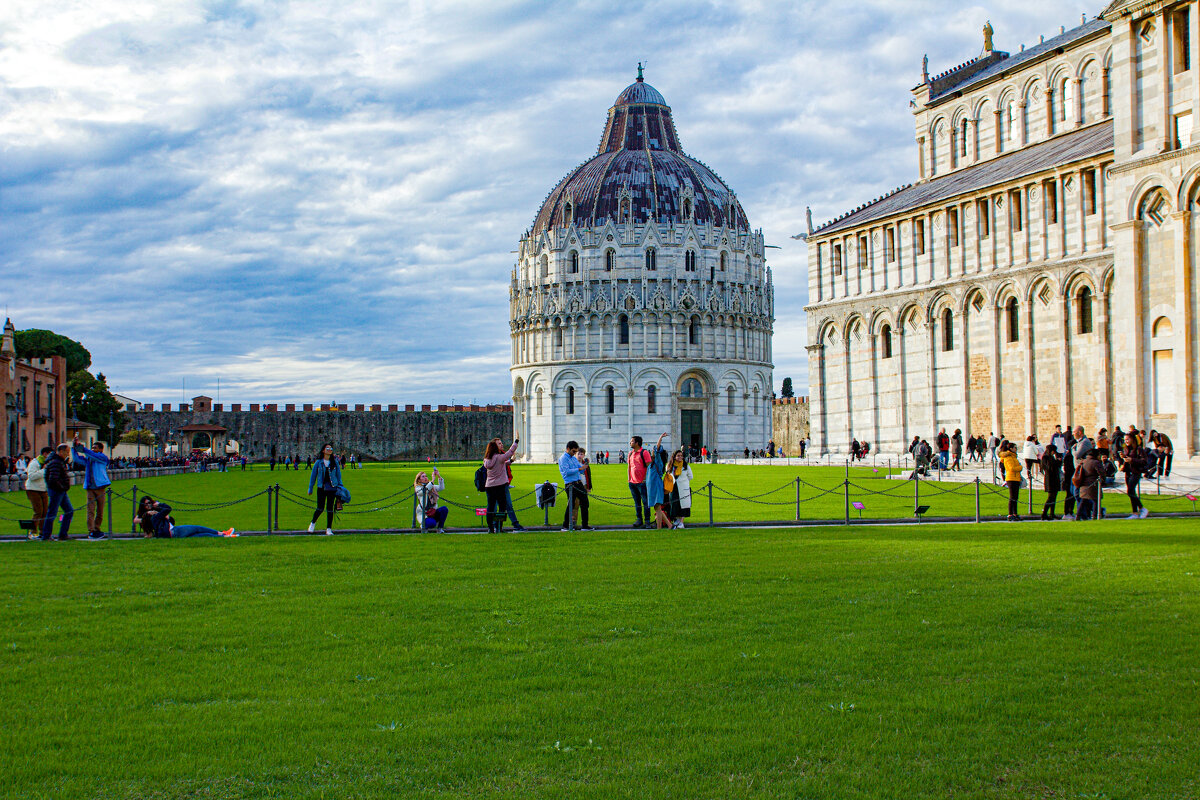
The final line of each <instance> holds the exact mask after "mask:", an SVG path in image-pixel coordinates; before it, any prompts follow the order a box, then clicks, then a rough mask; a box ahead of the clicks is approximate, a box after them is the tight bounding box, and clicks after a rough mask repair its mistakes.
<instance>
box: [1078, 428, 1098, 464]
mask: <svg viewBox="0 0 1200 800" xmlns="http://www.w3.org/2000/svg"><path fill="white" fill-rule="evenodd" d="M1094 448H1095V445H1094V444H1092V440H1091V439H1089V438H1087V436H1086V435H1085V434H1084V432H1083V426H1082V425H1077V426H1075V447H1074V448H1073V452H1074V455H1075V463H1076V464H1078V463H1079V462H1080V461H1082V460H1083V457H1084V456H1085V455H1087V453H1088V451H1089V450H1092V449H1094Z"/></svg>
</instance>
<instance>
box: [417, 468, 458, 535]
mask: <svg viewBox="0 0 1200 800" xmlns="http://www.w3.org/2000/svg"><path fill="white" fill-rule="evenodd" d="M445 489H446V482H445V481H444V480H443V479H442V476H441V475H440V474H438V471H437V467H434V468H433V480H430V479H429V476H428V475H426V474H425V471H424V470H422V471H421V472H418V473H417V479H416V480H415V481H413V494H414V495H416V498H417V508H419V509H421V517H422V519H423V520H424V523H423V524H424V527H425V529H426V530H428V529H429V528H435V529H436V530H437V532H438V533H445V532H446V517H448V516H450V509H449V508H447V507H446V506H439V505H438V492H442V491H445Z"/></svg>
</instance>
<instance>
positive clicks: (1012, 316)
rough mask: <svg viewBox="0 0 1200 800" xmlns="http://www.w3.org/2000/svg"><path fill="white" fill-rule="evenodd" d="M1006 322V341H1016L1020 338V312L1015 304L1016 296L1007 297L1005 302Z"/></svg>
mask: <svg viewBox="0 0 1200 800" xmlns="http://www.w3.org/2000/svg"><path fill="white" fill-rule="evenodd" d="M1005 310H1006V311H1007V322H1008V341H1009V342H1016V341H1020V339H1021V314H1020V311H1019V309H1018V306H1017V298H1015V297H1010V298H1008V303H1006V304H1005Z"/></svg>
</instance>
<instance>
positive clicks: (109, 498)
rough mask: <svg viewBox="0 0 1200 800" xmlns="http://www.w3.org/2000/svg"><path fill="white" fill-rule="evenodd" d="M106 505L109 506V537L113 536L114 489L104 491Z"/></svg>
mask: <svg viewBox="0 0 1200 800" xmlns="http://www.w3.org/2000/svg"><path fill="white" fill-rule="evenodd" d="M104 500H105V505H107V506H108V535H109V536H112V488H111V487H110V488H108V489H106V490H105V491H104Z"/></svg>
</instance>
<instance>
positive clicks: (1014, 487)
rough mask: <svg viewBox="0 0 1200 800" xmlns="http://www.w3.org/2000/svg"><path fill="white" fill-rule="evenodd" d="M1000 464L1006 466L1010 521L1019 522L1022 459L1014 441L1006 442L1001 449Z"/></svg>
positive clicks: (1005, 477) (1005, 478)
mask: <svg viewBox="0 0 1200 800" xmlns="http://www.w3.org/2000/svg"><path fill="white" fill-rule="evenodd" d="M1000 466H1001V467H1003V468H1004V483H1005V485H1006V486H1008V521H1009V522H1019V521H1020V519H1021V517H1020V515H1019V514H1018V513H1017V506H1018V503H1019V501H1020V499H1021V459H1019V458H1017V448H1016V445H1014V444H1013V443H1012V442H1005V443H1004V445H1003V446H1002V447H1001V449H1000Z"/></svg>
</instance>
